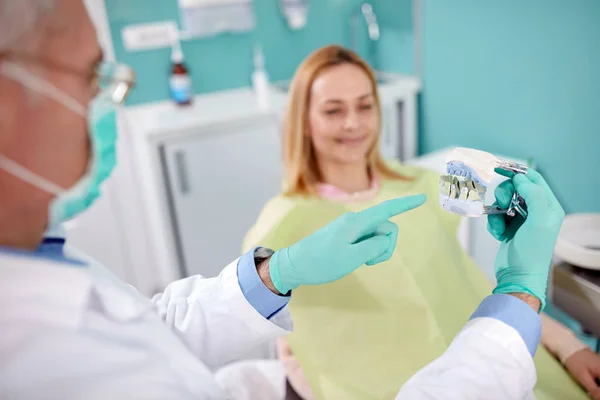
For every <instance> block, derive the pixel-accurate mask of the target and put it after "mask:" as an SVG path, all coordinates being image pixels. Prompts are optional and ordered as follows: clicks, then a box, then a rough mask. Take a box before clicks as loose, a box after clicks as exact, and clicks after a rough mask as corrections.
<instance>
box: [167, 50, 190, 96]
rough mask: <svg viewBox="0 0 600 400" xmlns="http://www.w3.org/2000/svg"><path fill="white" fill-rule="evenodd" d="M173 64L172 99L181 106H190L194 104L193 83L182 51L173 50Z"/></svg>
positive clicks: (170, 88) (170, 85) (170, 84)
mask: <svg viewBox="0 0 600 400" xmlns="http://www.w3.org/2000/svg"><path fill="white" fill-rule="evenodd" d="M171 62H172V67H171V77H170V79H169V91H170V92H171V99H173V101H174V102H175V103H176V104H177V105H179V106H189V105H190V104H192V97H193V95H192V81H191V79H190V74H189V71H188V69H187V67H186V65H185V62H184V60H183V53H182V52H181V50H180V49H177V48H174V49H173V53H172V54H171Z"/></svg>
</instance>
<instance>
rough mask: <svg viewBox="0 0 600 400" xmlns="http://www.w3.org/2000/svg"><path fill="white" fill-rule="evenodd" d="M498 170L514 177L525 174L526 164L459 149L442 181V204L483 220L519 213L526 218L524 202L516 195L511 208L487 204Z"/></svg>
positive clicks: (452, 157)
mask: <svg viewBox="0 0 600 400" xmlns="http://www.w3.org/2000/svg"><path fill="white" fill-rule="evenodd" d="M495 169H500V170H503V171H506V172H508V173H513V174H526V173H527V167H526V166H525V165H522V164H519V163H515V162H511V161H507V160H503V159H500V158H497V157H496V156H494V155H493V154H490V153H487V152H485V151H480V150H474V149H467V148H463V147H457V148H456V149H454V151H452V153H451V154H450V156H449V158H448V161H447V163H446V172H447V174H446V175H442V176H441V177H440V180H439V202H440V205H441V206H442V207H443V208H444V209H445V210H446V211H449V212H452V213H454V214H458V215H462V216H465V217H480V216H482V215H487V214H506V215H508V216H510V217H514V216H515V215H516V214H517V213H519V214H520V215H521V216H523V217H526V216H527V205H526V204H525V200H523V198H522V197H521V196H520V195H519V194H518V193H516V192H515V193H514V194H513V197H512V199H511V202H510V205H509V206H508V208H506V209H503V208H500V207H499V206H498V205H496V204H494V205H489V206H488V205H485V204H484V201H485V194H486V192H487V189H488V186H489V184H490V182H491V181H492V178H493V176H494V171H495Z"/></svg>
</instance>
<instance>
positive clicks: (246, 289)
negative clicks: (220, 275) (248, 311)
mask: <svg viewBox="0 0 600 400" xmlns="http://www.w3.org/2000/svg"><path fill="white" fill-rule="evenodd" d="M256 249H257V248H256V247H255V248H253V249H252V250H250V251H249V252H247V253H246V254H244V255H243V256H242V257H240V259H239V261H238V265H237V276H238V283H239V284H240V288H241V289H242V293H243V294H244V297H245V298H246V300H248V303H250V305H251V306H252V307H254V309H255V310H256V311H258V312H259V313H260V314H261V315H262V316H263V317H265V318H267V319H269V318H271V317H272V316H273V315H275V314H277V313H278V312H279V311H280V310H281V309H282V308H283V307H285V306H286V305H287V303H288V302H289V301H290V296H289V295H287V296H283V295H281V296H280V295H277V294H275V293H273V292H271V290H269V288H268V287H266V286H265V284H264V283H263V281H262V280H261V279H260V276H258V271H257V270H256V264H254V252H255V251H256Z"/></svg>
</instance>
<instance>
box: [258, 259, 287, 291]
mask: <svg viewBox="0 0 600 400" xmlns="http://www.w3.org/2000/svg"><path fill="white" fill-rule="evenodd" d="M270 259H271V257H269V258H267V259H266V260H264V261H262V262H261V263H260V264H258V266H257V267H256V270H257V271H258V276H260V280H261V281H262V282H263V283H264V284H265V286H266V287H267V288H269V290H270V291H271V292H273V293H275V294H278V295H281V292H279V290H277V289H276V288H275V285H273V281H272V280H271V270H270V268H269V260H270Z"/></svg>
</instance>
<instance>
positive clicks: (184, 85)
mask: <svg viewBox="0 0 600 400" xmlns="http://www.w3.org/2000/svg"><path fill="white" fill-rule="evenodd" d="M169 87H170V90H171V98H172V99H173V100H175V101H176V102H177V103H187V102H189V101H190V100H191V97H192V80H191V79H190V77H189V76H187V75H173V76H171V79H170V80H169Z"/></svg>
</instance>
